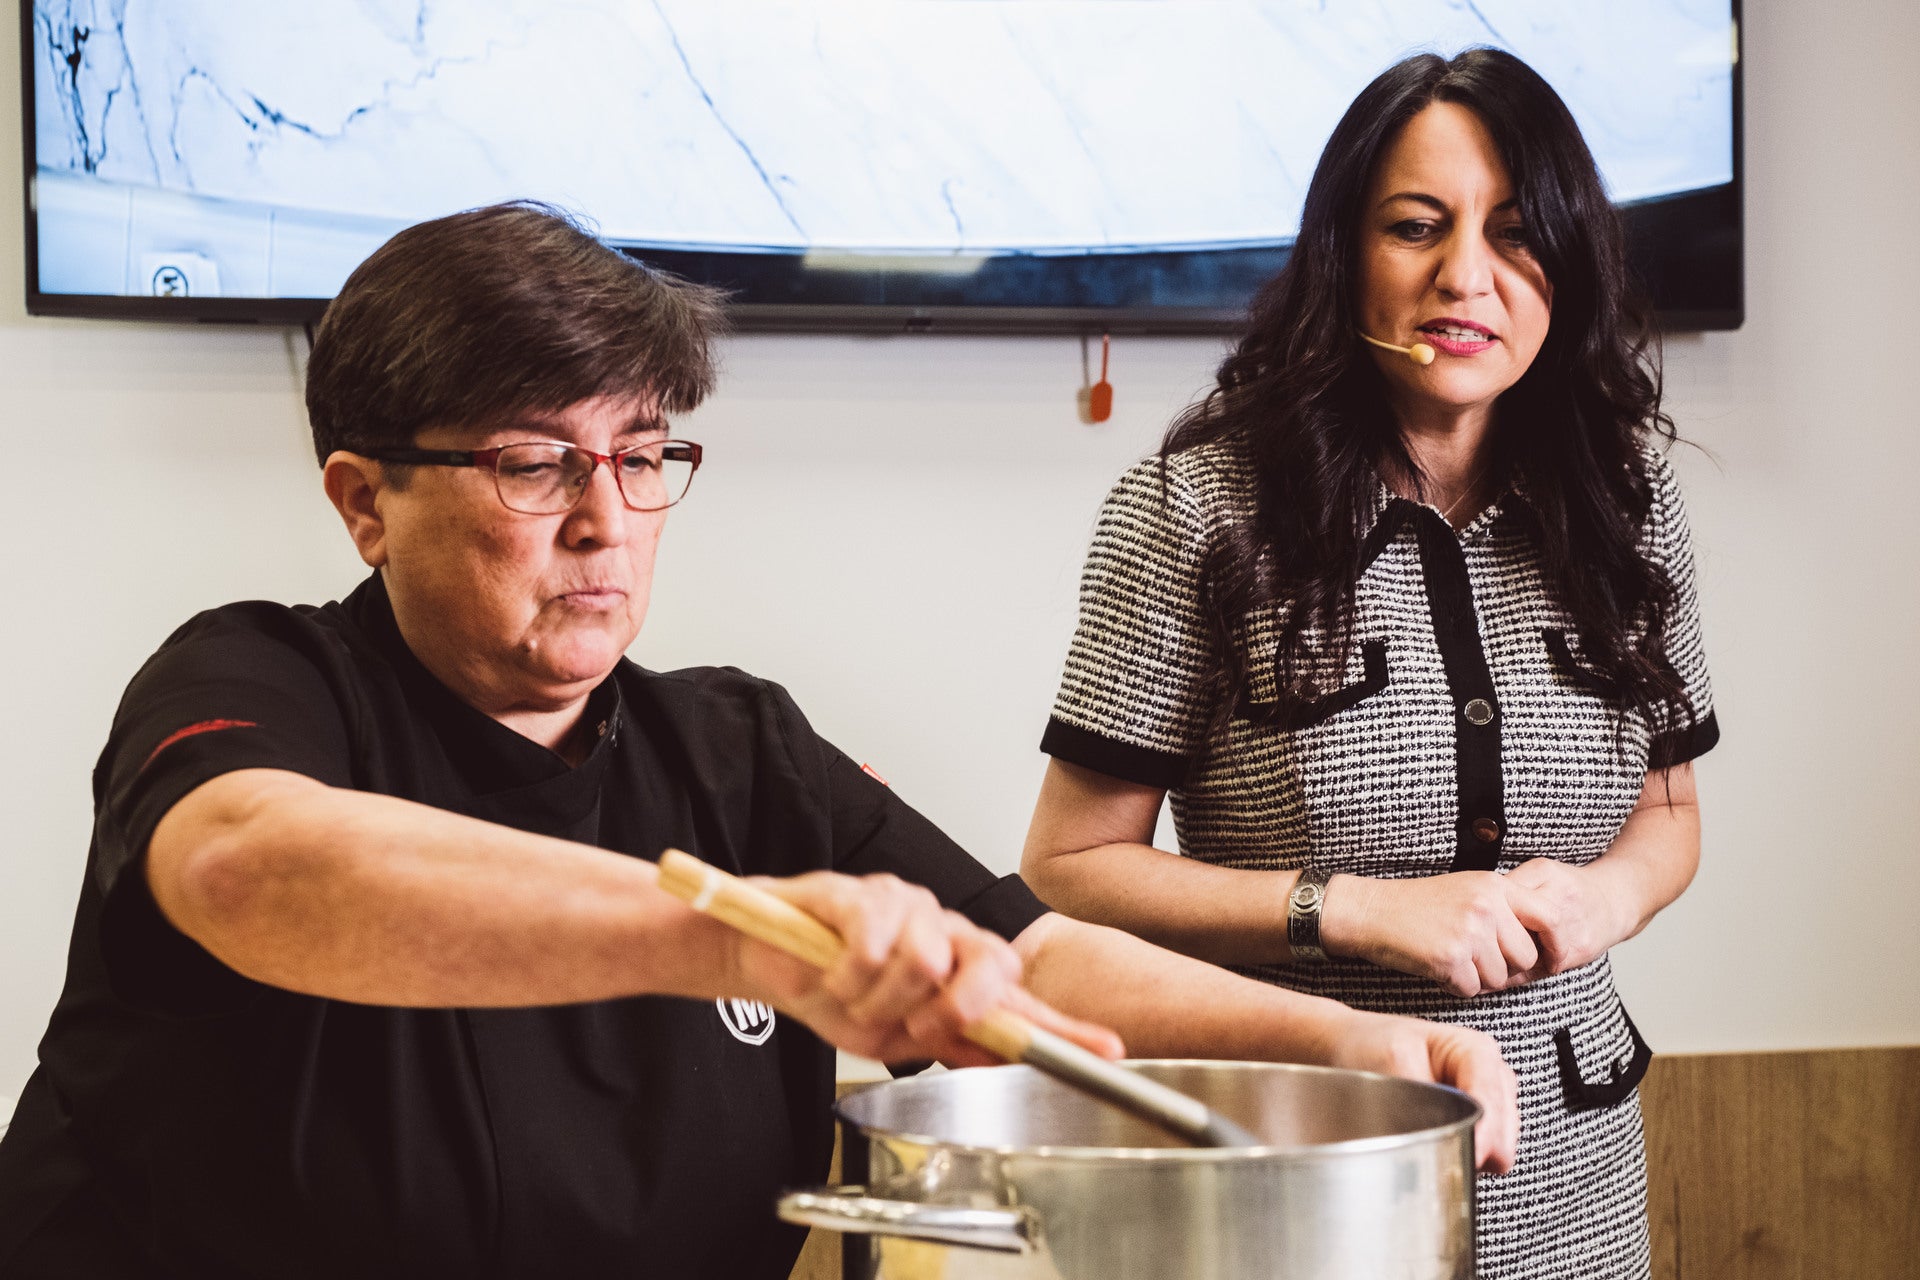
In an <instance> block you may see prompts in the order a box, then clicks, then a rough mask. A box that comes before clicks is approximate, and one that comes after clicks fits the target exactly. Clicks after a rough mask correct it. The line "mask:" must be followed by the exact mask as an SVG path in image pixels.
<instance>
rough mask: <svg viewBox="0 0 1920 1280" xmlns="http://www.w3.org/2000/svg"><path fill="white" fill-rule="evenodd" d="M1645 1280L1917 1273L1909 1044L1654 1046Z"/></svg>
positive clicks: (1825, 1279)
mask: <svg viewBox="0 0 1920 1280" xmlns="http://www.w3.org/2000/svg"><path fill="white" fill-rule="evenodd" d="M1640 1100H1641V1107H1642V1108H1643V1110H1644V1112H1645V1115H1646V1126H1647V1173H1648V1212H1649V1216H1650V1217H1651V1220H1652V1229H1653V1260H1654V1261H1653V1274H1654V1277H1655V1280H1816V1277H1817V1278H1818V1280H1830V1278H1832V1280H1839V1278H1843V1277H1844V1278H1846V1280H1854V1278H1858V1280H1920V1048H1900V1049H1829V1050H1818V1051H1812V1052H1805V1053H1740V1054H1693V1055H1671V1056H1661V1057H1656V1058H1655V1059H1654V1060H1653V1065H1652V1067H1651V1069H1650V1070H1649V1071H1648V1072H1647V1077H1646V1079H1645V1080H1644V1081H1643V1082H1642V1083H1641V1086H1640Z"/></svg>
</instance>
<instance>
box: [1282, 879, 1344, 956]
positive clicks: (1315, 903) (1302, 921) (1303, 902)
mask: <svg viewBox="0 0 1920 1280" xmlns="http://www.w3.org/2000/svg"><path fill="white" fill-rule="evenodd" d="M1331 879H1333V872H1331V871H1327V870H1324V869H1322V868H1320V867H1308V868H1307V869H1306V870H1304V871H1302V872H1301V873H1300V879H1299V880H1298V881H1297V882H1295V884H1294V886H1293V892H1291V893H1289V894H1288V895H1287V947H1288V949H1289V950H1291V951H1292V952H1293V958H1294V960H1295V961H1296V962H1300V961H1308V962H1311V963H1315V964H1318V963H1321V962H1323V961H1325V960H1326V958H1327V953H1326V951H1325V950H1324V949H1323V948H1322V947H1321V946H1320V907H1321V904H1323V903H1324V902H1326V900H1327V881H1329V880H1331Z"/></svg>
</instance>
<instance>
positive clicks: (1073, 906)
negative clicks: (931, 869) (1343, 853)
mask: <svg viewBox="0 0 1920 1280" xmlns="http://www.w3.org/2000/svg"><path fill="white" fill-rule="evenodd" d="M1023 873H1024V874H1025V875H1026V876H1027V879H1028V882H1029V883H1030V884H1031V885H1032V886H1033V889H1034V892H1035V893H1037V894H1039V895H1040V897H1041V898H1042V899H1043V900H1044V901H1045V902H1046V903H1047V905H1048V906H1051V907H1054V908H1056V909H1058V910H1061V911H1064V912H1066V913H1067V914H1068V915H1070V916H1073V917H1074V918H1075V919H1078V920H1087V921H1091V922H1093V923H1095V924H1104V925H1110V926H1112V927H1113V928H1115V929H1124V930H1125V931H1126V932H1128V933H1131V934H1134V935H1136V936H1138V937H1142V938H1145V939H1147V940H1148V941H1150V942H1153V943H1156V944H1158V945H1159V946H1162V947H1166V948H1167V949H1169V950H1172V951H1178V952H1180V953H1181V954H1182V955H1188V956H1193V957H1196V958H1197V959H1200V960H1206V961H1210V962H1211V963H1213V964H1285V963H1287V962H1288V960H1289V959H1290V958H1291V953H1290V952H1289V950H1288V948H1287V894H1288V893H1290V892H1291V891H1292V889H1293V886H1294V882H1295V881H1296V880H1298V879H1299V878H1300V873H1299V872H1298V871H1248V870H1243V869H1241V868H1237V867H1219V866H1214V865H1212V864H1210V863H1205V862H1200V861H1198V860H1196V859H1193V858H1183V857H1181V856H1179V855H1178V854H1173V853H1168V852H1166V851H1165V850H1162V849H1156V848H1154V847H1153V846H1151V845H1146V844H1134V843H1121V844H1107V845H1100V846H1097V847H1095V848H1092V849H1086V850H1081V851H1078V852H1073V853H1059V854H1055V855H1053V856H1051V857H1049V858H1048V859H1046V862H1045V864H1044V866H1043V867H1040V868H1031V867H1029V868H1025V869H1023Z"/></svg>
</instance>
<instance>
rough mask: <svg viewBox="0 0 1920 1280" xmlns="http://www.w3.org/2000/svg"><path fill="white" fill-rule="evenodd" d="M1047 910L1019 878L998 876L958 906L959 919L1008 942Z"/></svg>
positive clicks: (1045, 905)
mask: <svg viewBox="0 0 1920 1280" xmlns="http://www.w3.org/2000/svg"><path fill="white" fill-rule="evenodd" d="M1050 910H1052V908H1050V907H1048V906H1047V904H1046V903H1044V902H1042V901H1040V899H1039V898H1037V897H1035V896H1034V893H1033V890H1031V889H1029V888H1027V882H1026V881H1025V880H1022V879H1021V878H1020V877H1019V876H1001V877H1000V878H999V879H998V880H995V881H994V882H993V883H992V884H990V885H988V886H987V887H986V888H985V889H982V890H981V891H980V892H979V893H976V894H974V895H973V896H972V897H971V898H968V899H967V900H966V901H965V902H963V903H961V904H960V914H961V915H963V916H965V917H966V918H967V919H969V920H971V921H973V922H974V923H975V924H977V925H979V926H980V927H981V928H982V929H986V930H988V931H989V932H992V933H997V934H999V935H1000V936H1001V937H1002V938H1005V939H1006V940H1007V941H1008V942H1012V941H1013V940H1014V939H1015V938H1017V937H1019V936H1020V935H1021V934H1023V933H1025V932H1026V931H1027V926H1028V925H1031V924H1032V923H1033V922H1034V921H1035V920H1038V919H1039V918H1040V917H1041V916H1043V915H1046V914H1047V912H1048V911H1050Z"/></svg>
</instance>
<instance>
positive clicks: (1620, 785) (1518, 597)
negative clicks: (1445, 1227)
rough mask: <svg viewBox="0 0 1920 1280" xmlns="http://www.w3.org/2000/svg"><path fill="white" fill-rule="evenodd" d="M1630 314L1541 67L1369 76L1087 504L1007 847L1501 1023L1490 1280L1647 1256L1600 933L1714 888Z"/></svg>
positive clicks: (1195, 936)
mask: <svg viewBox="0 0 1920 1280" xmlns="http://www.w3.org/2000/svg"><path fill="white" fill-rule="evenodd" d="M1648 326H1649V322H1648V317H1647V315H1646V313H1645V311H1644V310H1643V309H1642V308H1641V307H1640V305H1639V303H1638V302H1637V301H1636V299H1635V298H1634V297H1633V295H1632V294H1631V293H1630V292H1629V290H1628V289H1627V286H1626V272H1625V266H1624V262H1623V256H1622V249H1621V236H1620V228H1619V224H1618V221H1617V220H1616V217H1615V215H1614V213H1613V211H1612V209H1611V208H1610V206H1609V205H1608V203H1607V197H1606V191H1605V189H1604V187H1603V186H1602V184H1601V181H1600V176H1599V174H1598V173H1597V172H1596V170H1595V167H1594V162H1593V158H1592V156H1591V155H1590V154H1588V151H1587V147H1586V144H1585V142H1584V141H1582V139H1581V137H1580V132H1579V130H1578V128H1577V127H1576V126H1575V124H1574V122H1573V118H1572V116H1571V115H1570V114H1569V113H1568V111H1567V109H1566V107H1565V106H1564V105H1563V104H1562V103H1561V101H1560V99H1559V97H1558V96H1557V95H1556V94H1555V93H1554V91H1553V90H1552V89H1551V88H1550V87H1549V86H1548V85H1547V83H1546V82H1545V81H1544V80H1542V79H1541V78H1540V77H1539V76H1538V75H1536V74H1534V73H1533V72H1532V71H1531V70H1529V69H1528V68H1527V67H1526V66H1524V65H1523V64H1522V63H1520V62H1519V61H1518V60H1517V59H1515V58H1513V57H1511V56H1510V55H1507V54H1504V53H1501V52H1498V51H1495V50H1489V49H1475V50H1469V51H1467V52H1465V53H1463V54H1461V55H1460V56H1459V57H1457V58H1454V59H1452V60H1451V61H1449V60H1446V59H1442V58H1439V57H1436V56H1433V55H1431V54H1427V55H1421V56H1418V57H1414V58H1409V59H1407V60H1406V61H1404V62H1402V63H1400V64H1398V65H1396V66H1394V67H1392V68H1390V69H1389V70H1387V71H1386V72H1384V73H1383V74H1382V75H1381V76H1380V77H1379V78H1378V79H1376V80H1375V81H1374V82H1373V83H1372V84H1371V85H1369V86H1368V87H1367V88H1366V89H1365V90H1364V91H1363V92H1362V93H1361V94H1360V96H1359V98H1358V99H1356V100H1355V102H1354V103H1353V105H1352V106H1351V107H1350V108H1349V109H1348V111H1347V113H1346V115H1345V116H1344V117H1343V118H1342V120H1341V121H1340V123H1339V124H1338V125H1337V126H1336V127H1335V129H1334V131H1333V134H1332V137H1331V138H1330V139H1329V141H1328V142H1327V146H1326V150H1325V152H1324V153H1323V154H1322V156H1321V159H1320V163H1319V166H1318V168H1317V169H1316V171H1315V173H1314V177H1313V181H1312V184H1311V186H1310V188H1309V190H1308V193H1307V198H1306V205H1305V209H1304V211H1303V214H1302V218H1301V224H1300V234H1299V238H1298V240H1297V241H1296V243H1295V245H1294V249H1293V256H1292V259H1291V261H1290V263H1289V265H1288V266H1287V267H1286V269H1285V270H1284V271H1283V272H1282V273H1281V275H1280V276H1279V277H1278V278H1277V279H1276V280H1274V281H1273V282H1272V283H1271V284H1269V285H1268V286H1267V287H1266V289H1265V290H1264V291H1263V292H1262V293H1261V294H1260V295H1259V296H1258V298H1257V299H1256V300H1255V302H1254V306H1253V312H1252V316H1251V318H1250V323H1249V327H1248V331H1247V333H1246V335H1245V337H1244V338H1243V339H1242V340H1241V341H1240V343H1239V346H1238V347H1237V349H1236V350H1235V351H1234V352H1233V353H1232V354H1231V355H1230V356H1229V357H1228V358H1227V360H1226V362H1225V363H1224V364H1223V365H1222V366H1221V368H1220V374H1219V384H1218V386H1217V387H1216V388H1215V389H1214V390H1213V391H1212V392H1211V393H1210V394H1209V395H1208V396H1207V398H1206V399H1205V400H1204V401H1202V402H1201V403H1200V404H1198V405H1195V406H1194V407H1192V408H1191V409H1189V410H1188V411H1187V412H1186V413H1185V414H1184V415H1182V416H1181V417H1180V418H1179V419H1178V420H1177V421H1176V422H1175V423H1174V425H1173V427H1172V429H1171V431H1170V432H1169V433H1168V436H1167V439H1166V443H1165V444H1164V446H1163V448H1162V450H1161V452H1160V456H1159V457H1157V458H1152V459H1149V460H1148V461H1146V462H1144V463H1142V464H1140V465H1139V466H1137V467H1136V468H1134V469H1133V470H1132V471H1131V472H1130V473H1129V474H1127V475H1126V476H1125V477H1124V478H1123V479H1122V480H1121V481H1120V482H1119V484H1118V485H1117V486H1116V487H1115V488H1114V490H1113V492H1112V495H1111V496H1110V497H1109V499H1108V501H1107V504H1106V507H1105V509H1104V510H1103V511H1102V513H1101V516H1100V522H1099V526H1098V529H1097V532H1096V533H1095V535H1094V540H1093V548H1092V551H1091V553H1090V555H1089V557H1088V560H1087V567H1086V572H1085V575H1084V577H1083V579H1082V587H1081V593H1082V594H1081V616H1080V625H1079V629H1078V631H1077V633H1076V635H1075V637H1074V640H1073V645H1072V649H1071V651H1070V653H1069V654H1068V657H1067V664H1066V674H1065V678H1064V680H1063V681H1062V684H1061V688H1060V692H1059V697H1058V699H1057V701H1056V703H1055V705H1054V713H1053V719H1052V722H1051V724H1050V725H1049V726H1048V729H1047V732H1046V736H1045V738H1044V741H1043V748H1044V749H1045V750H1046V751H1048V752H1050V753H1051V754H1052V755H1053V757H1054V760H1053V762H1052V763H1051V764H1050V765H1049V769H1048V774H1047V778H1046V782H1045V784H1044V786H1043V789H1042V793H1041V797H1040V801H1039V805H1038V808H1037V811H1036V812H1035V814H1034V819H1033V825H1032V828H1031V831H1030V833H1029V836H1028V842H1027V849H1026V854H1025V859H1024V862H1023V864H1022V867H1023V871H1024V874H1025V875H1026V877H1027V879H1028V881H1029V882H1030V883H1031V884H1032V885H1033V886H1034V889H1035V891H1036V892H1037V893H1039V894H1040V896H1041V897H1042V898H1044V899H1045V900H1046V901H1047V902H1048V903H1049V904H1051V905H1052V906H1054V907H1055V908H1057V909H1059V910H1062V911H1065V912H1068V913H1070V914H1073V915H1076V916H1079V917H1081V918H1083V919H1086V920H1094V921H1099V922H1101V923H1104V924H1110V925H1117V926H1120V927H1123V928H1126V929H1129V930H1131V931H1133V932H1134V933H1136V934H1138V935H1140V936H1141V937H1144V938H1148V939H1151V940H1153V941H1156V942H1159V943H1160V944H1161V945H1163V946H1167V947H1172V948H1175V949H1177V950H1180V951H1184V952H1187V953H1188V954H1190V955H1194V956H1199V957H1203V958H1206V959H1209V960H1213V961H1216V962H1218V963H1221V964H1225V965H1231V966H1233V967H1235V968H1236V969H1238V970H1240V971H1241V972H1244V973H1248V974H1250V975H1253V976H1257V977H1260V978H1263V979H1265V980H1266V981H1269V982H1272V983H1275V984H1277V985H1281V986H1285V987H1288V988H1291V989H1293V990H1297V991H1303V992H1311V993H1314V994H1317V995H1324V996H1331V997H1334V998H1336V999H1340V1000H1344V1001H1349V1002H1351V1003H1353V1004H1356V1005H1358V1006H1361V1007H1363V1008H1371V1009H1379V1010H1388V1011H1392V1012H1396V1013H1402V1014H1413V1015H1417V1016H1419V1017H1423V1018H1432V1019H1437V1020H1441V1021H1445V1022H1448V1023H1453V1024H1458V1025H1466V1026H1473V1027H1479V1028H1481V1029H1484V1030H1486V1031H1488V1032H1491V1033H1492V1034H1493V1036H1494V1037H1495V1039H1497V1040H1498V1041H1499V1043H1500V1046H1501V1050H1502V1052H1503V1053H1504V1054H1505V1055H1506V1057H1507V1060H1508V1061H1509V1062H1510V1063H1511V1064H1512V1065H1513V1067H1514V1069H1515V1070H1516V1071H1517V1072H1518V1074H1519V1077H1520V1096H1521V1118H1522V1126H1521V1144H1520V1148H1519V1156H1518V1161H1517V1163H1516V1165H1515V1168H1514V1171H1513V1172H1512V1173H1511V1174H1509V1175H1507V1176H1505V1177H1502V1178H1497V1179H1482V1181H1481V1186H1480V1189H1479V1198H1478V1210H1479V1243H1478V1259H1477V1261H1478V1268H1477V1274H1479V1275H1482V1276H1485V1277H1487V1280H1510V1278H1518V1277H1555V1278H1556V1280H1557V1278H1559V1277H1572V1276H1609V1277H1614V1276H1617V1277H1632V1276H1644V1275H1646V1274H1647V1271H1648V1267H1649V1246H1648V1235H1647V1214H1646V1168H1645V1155H1644V1151H1643V1148H1642V1140H1641V1130H1640V1114H1639V1104H1638V1100H1637V1097H1636V1094H1635V1085H1636V1083H1637V1082H1638V1081H1639V1079H1640V1077H1641V1075H1642V1073H1643V1072H1644V1071H1645V1070H1646V1066H1647V1060H1648V1056H1649V1053H1648V1050H1647V1047H1646V1045H1645V1044H1644V1042H1642V1041H1641V1039H1640V1037H1639V1035H1638V1033H1637V1032H1636V1031H1635V1030H1634V1027H1633V1023H1632V1021H1631V1020H1630V1019H1629V1018H1628V1017H1627V1013H1626V1010H1625V1009H1624V1008H1623V1007H1622V1005H1621V1002H1620V998H1619V996H1618V995H1617V994H1616V993H1615V990H1614V985H1613V977H1612V971H1611V969H1610V967H1609V965H1608V961H1607V950H1608V948H1610V947H1611V946H1613V945H1614V944H1615V943H1618V942H1621V941H1624V940H1625V939H1627V938H1630V937H1632V936H1633V935H1634V934H1636V933H1638V932H1639V931H1640V930H1641V929H1642V928H1643V927H1645V925H1646V924H1647V922H1648V921H1649V920H1650V919H1651V918H1652V917H1653V916H1654V914H1655V913H1656V912H1658V911H1660V910H1661V909H1662V908H1663V907H1665V906H1666V905H1667V904H1669V903H1670V902H1672V901H1673V900H1674V899H1675V898H1676V897H1678V896H1679V894H1680V892H1681V891H1682V890H1683V889H1684V888H1685V887H1686V886H1687V883H1688V881H1689V880H1690V879H1691V878H1692V876H1693V872H1694V868H1695V866H1696V865H1697V863H1698V860H1699V853H1700V827H1699V811H1698V808H1697V805H1696V803H1695V794H1694V782H1693V769H1692V765H1691V764H1690V763H1689V762H1690V761H1691V760H1693V759H1694V757H1696V756H1698V755H1700V754H1701V753H1702V752H1704V751H1706V750H1707V749H1708V748H1709V747H1711V746H1712V745H1713V743H1714V741H1715V739H1716V738H1717V736H1718V729H1717V728H1716V723H1715V720H1714V716H1713V707H1712V698H1711V694H1710V691H1709V687H1708V683H1707V674H1706V664H1705V659H1704V656H1703V653H1702V648H1701V641H1700V625H1699V612H1698V607H1697V604H1696V601H1695V598H1694V587H1693V565H1692V558H1691V552H1690V550H1689V541H1688V533H1687V524H1686V517H1685V514H1684V512H1683V510H1682V506H1681V501H1680V493H1679V488H1678V486H1677V484H1676V483H1675V480H1674V475H1673V471H1672V469H1671V468H1670V467H1669V466H1668V464H1667V462H1666V460H1665V458H1664V456H1663V453H1662V450H1661V449H1660V448H1659V447H1657V446H1663V445H1665V444H1667V443H1669V442H1670V441H1671V440H1672V438H1673V426H1672V424H1671V422H1669V421H1668V419H1667V418H1666V416H1665V415H1664V414H1663V413H1662V412H1661V409H1660V390H1659V386H1660V384H1659V374H1658V367H1657V362H1656V361H1655V360H1654V359H1653V358H1652V352H1651V349H1650V348H1651V342H1652V336H1651V331H1650V329H1649V327H1648ZM1169 794H1170V795H1171V797H1172V805H1173V816H1174V822H1175V826H1176V828H1177V830H1178V834H1179V844H1180V853H1181V854H1184V855H1185V856H1184V857H1179V856H1174V855H1173V854H1171V853H1168V852H1163V851H1161V850H1158V849H1156V848H1154V847H1153V845H1152V841H1153V835H1154V830H1155V825H1156V821H1157V819H1158V816H1159V812H1160V807H1161V802H1162V799H1163V797H1166V796H1168V795H1169Z"/></svg>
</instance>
